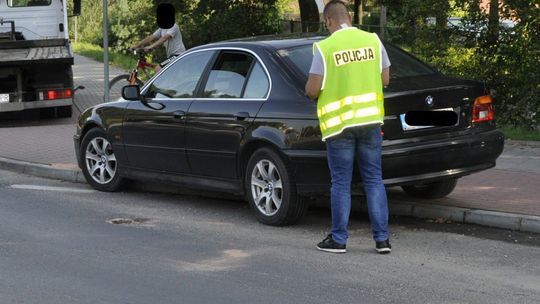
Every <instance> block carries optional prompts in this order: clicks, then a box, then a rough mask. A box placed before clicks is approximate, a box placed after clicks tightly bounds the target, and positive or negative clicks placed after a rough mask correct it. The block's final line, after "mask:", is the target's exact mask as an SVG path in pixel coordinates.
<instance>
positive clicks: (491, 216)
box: [0, 157, 540, 233]
mask: <svg viewBox="0 0 540 304" xmlns="http://www.w3.org/2000/svg"><path fill="white" fill-rule="evenodd" d="M0 169H4V170H8V171H14V172H18V173H23V174H29V175H34V176H39V177H45V178H52V179H58V180H63V181H68V182H73V183H86V180H85V179H84V175H83V173H82V171H81V170H71V169H61V168H55V167H53V166H50V165H44V164H37V163H31V162H24V161H19V160H13V159H9V158H3V157H0ZM144 188H147V190H149V191H161V192H163V191H167V190H166V189H165V188H164V187H162V186H156V187H144ZM188 192H191V191H188ZM355 205H356V206H358V205H357V204H355ZM389 208H390V214H392V215H401V216H411V217H416V218H429V219H443V220H451V221H453V222H457V223H466V224H476V225H482V226H489V227H495V228H502V229H510V230H516V231H523V232H533V233H540V216H532V215H524V214H515V213H506V212H497V211H487V210H477V209H468V208H459V207H448V206H440V205H430V204H421V203H416V202H410V201H393V202H390V203H389ZM359 209H360V210H362V211H367V210H366V205H365V204H362V205H361V207H360V208H359Z"/></svg>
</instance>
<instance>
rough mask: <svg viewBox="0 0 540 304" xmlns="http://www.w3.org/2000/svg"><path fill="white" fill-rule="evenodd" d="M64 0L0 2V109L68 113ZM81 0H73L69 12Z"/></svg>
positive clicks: (69, 78)
mask: <svg viewBox="0 0 540 304" xmlns="http://www.w3.org/2000/svg"><path fill="white" fill-rule="evenodd" d="M66 1H68V0H0V112H15V111H23V110H28V109H48V108H52V109H53V110H48V111H54V114H55V116H56V117H71V115H72V107H73V72H72V69H71V67H72V65H73V53H72V50H71V46H70V43H69V35H68V13H67V5H66ZM80 5H81V0H74V3H73V8H74V9H73V15H78V14H79V13H80V7H81V6H80Z"/></svg>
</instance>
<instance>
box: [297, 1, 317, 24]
mask: <svg viewBox="0 0 540 304" xmlns="http://www.w3.org/2000/svg"><path fill="white" fill-rule="evenodd" d="M298 4H299V6H300V19H302V32H309V31H318V30H319V22H320V21H319V8H318V7H317V3H315V0H298Z"/></svg>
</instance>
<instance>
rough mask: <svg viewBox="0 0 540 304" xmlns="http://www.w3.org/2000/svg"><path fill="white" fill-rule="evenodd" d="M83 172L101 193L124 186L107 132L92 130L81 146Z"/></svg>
mask: <svg viewBox="0 0 540 304" xmlns="http://www.w3.org/2000/svg"><path fill="white" fill-rule="evenodd" d="M80 149H81V150H80V157H81V163H82V171H83V174H84V177H85V179H86V181H87V182H88V183H89V184H90V185H91V186H92V187H93V188H94V189H97V190H99V191H107V192H111V191H116V190H118V189H119V188H120V187H121V186H122V184H123V181H124V180H123V178H122V177H120V173H119V164H118V160H117V159H116V155H115V154H114V150H113V146H112V144H111V142H110V141H109V139H108V138H107V134H106V133H105V131H103V130H101V129H97V128H95V129H92V130H90V131H88V133H86V135H85V136H84V138H83V140H82V142H81V146H80Z"/></svg>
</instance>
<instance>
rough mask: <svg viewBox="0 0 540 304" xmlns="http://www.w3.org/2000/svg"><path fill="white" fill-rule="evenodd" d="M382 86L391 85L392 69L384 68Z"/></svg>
mask: <svg viewBox="0 0 540 304" xmlns="http://www.w3.org/2000/svg"><path fill="white" fill-rule="evenodd" d="M381 79H382V85H383V86H387V85H388V84H389V83H390V68H384V69H383V70H382V73H381Z"/></svg>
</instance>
